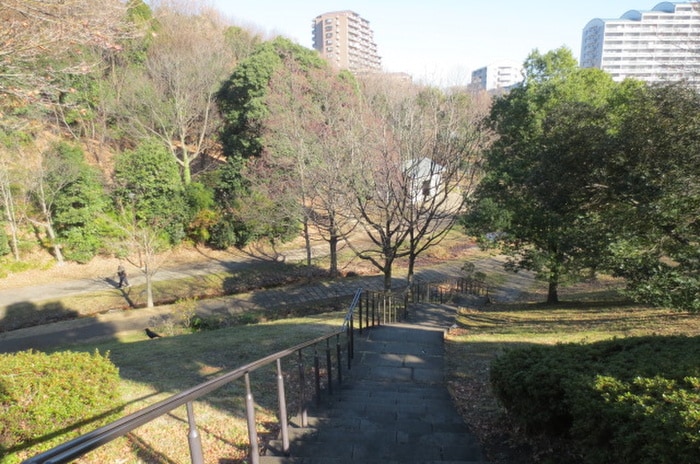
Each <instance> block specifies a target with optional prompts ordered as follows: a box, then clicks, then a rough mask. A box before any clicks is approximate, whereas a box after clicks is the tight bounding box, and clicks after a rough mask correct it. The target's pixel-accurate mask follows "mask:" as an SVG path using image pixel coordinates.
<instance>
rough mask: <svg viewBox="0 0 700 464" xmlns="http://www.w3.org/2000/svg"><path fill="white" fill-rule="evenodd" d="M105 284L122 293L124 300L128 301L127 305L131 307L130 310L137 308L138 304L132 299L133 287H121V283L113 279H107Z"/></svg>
mask: <svg viewBox="0 0 700 464" xmlns="http://www.w3.org/2000/svg"><path fill="white" fill-rule="evenodd" d="M105 282H107V283H108V284H109V285H111V286H112V287H114V288H116V289H117V290H119V291H120V292H121V293H122V296H123V297H124V300H126V303H127V304H128V305H129V307H130V308H135V307H136V302H134V300H132V299H131V285H130V284H129V285H126V286H124V287H120V286H119V281H118V280H117V279H114V278H112V277H106V278H105Z"/></svg>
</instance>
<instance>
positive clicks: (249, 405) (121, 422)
mask: <svg viewBox="0 0 700 464" xmlns="http://www.w3.org/2000/svg"><path fill="white" fill-rule="evenodd" d="M476 288H478V289H480V290H479V291H482V289H483V292H486V293H485V294H488V289H487V288H486V287H485V286H477V285H472V284H468V283H467V282H466V281H463V280H456V281H454V282H449V283H442V284H434V283H430V284H414V285H413V286H411V287H410V288H406V289H404V290H403V291H401V292H398V293H393V292H379V291H366V292H363V291H362V290H358V291H356V292H355V294H354V296H353V299H352V302H351V303H350V306H349V308H348V311H347V313H346V315H345V319H344V320H343V324H342V326H341V328H340V329H338V330H337V331H335V332H333V333H330V334H328V335H324V336H321V337H318V338H316V339H313V340H309V341H307V342H304V343H301V344H299V345H296V346H294V347H291V348H288V349H286V350H283V351H279V352H277V353H274V354H271V355H269V356H266V357H264V358H261V359H258V360H256V361H253V362H251V363H249V364H246V365H244V366H241V367H239V368H237V369H234V370H232V371H230V372H228V373H226V374H223V375H221V376H218V377H216V378H214V379H211V380H209V381H207V382H204V383H201V384H199V385H196V386H194V387H192V388H190V389H188V390H184V391H182V392H180V393H177V394H175V395H173V396H171V397H169V398H166V399H164V400H162V401H160V402H158V403H155V404H153V405H151V406H148V407H146V408H143V409H141V410H139V411H136V412H134V413H132V414H129V415H127V416H125V417H123V418H121V419H118V420H116V421H114V422H112V423H110V424H107V425H105V426H103V427H100V428H98V429H96V430H94V431H92V432H89V433H87V434H84V435H81V436H79V437H77V438H74V439H73V440H70V441H68V442H66V443H63V444H61V445H59V446H56V447H55V448H52V449H50V450H48V451H45V452H43V453H41V454H38V455H36V456H34V457H32V458H30V459H28V460H26V461H24V464H40V463H41V464H60V463H67V462H71V461H73V460H75V459H77V458H79V457H80V456H83V455H85V454H87V453H89V452H90V451H92V450H95V449H96V448H99V447H100V446H103V445H105V444H107V443H109V442H110V441H112V440H114V439H116V438H119V437H122V436H124V435H126V434H128V433H129V432H130V431H132V430H134V429H136V428H137V427H140V426H142V425H144V424H146V423H148V422H151V421H153V420H155V419H158V418H159V417H161V416H163V415H165V414H167V413H169V412H170V411H172V410H174V409H175V408H178V407H180V406H183V405H184V406H185V407H186V410H187V419H188V424H189V427H188V434H187V438H188V442H189V449H190V460H191V462H192V463H193V464H202V463H203V462H204V458H203V452H202V444H201V439H200V436H199V432H198V429H197V424H196V420H195V419H196V418H195V414H194V408H193V404H194V403H193V402H194V401H195V400H197V399H199V398H201V397H203V396H205V395H207V394H209V393H211V392H213V391H215V390H217V389H219V388H221V387H223V386H225V385H227V384H229V383H231V382H233V381H236V380H238V379H241V378H243V379H244V382H245V395H246V397H245V404H246V419H247V426H248V438H249V446H250V448H249V450H250V451H249V452H250V455H249V456H250V462H251V464H258V463H259V456H260V452H259V440H258V434H257V430H256V426H255V424H256V422H255V408H254V399H253V393H252V387H251V383H250V374H251V373H252V372H254V371H256V370H258V369H260V368H262V367H264V366H267V365H270V364H272V363H276V364H277V397H278V398H277V399H278V408H279V411H278V413H279V421H280V424H279V426H280V433H281V437H280V438H281V440H282V445H283V449H284V451H285V452H287V451H288V450H289V436H288V424H287V400H286V394H285V384H284V374H283V371H282V360H283V359H285V358H288V357H290V356H293V355H294V354H297V355H298V366H299V391H298V395H299V408H300V409H299V416H300V419H301V425H302V427H305V426H307V425H308V423H307V422H308V415H307V408H308V405H309V398H308V394H307V391H306V381H305V374H306V367H305V364H304V356H303V354H302V351H303V350H305V349H307V348H311V349H313V364H314V365H313V372H314V377H315V378H314V385H315V397H316V402H317V403H318V402H320V401H321V394H322V389H321V383H322V379H321V377H322V374H321V359H320V356H319V349H318V347H319V345H321V344H323V345H325V348H323V351H325V363H326V366H325V373H326V376H327V378H326V379H325V385H326V387H327V390H328V393H329V394H332V393H333V382H334V379H333V367H334V366H333V354H335V368H336V372H337V377H338V378H337V382H338V383H339V384H340V383H342V380H343V362H342V361H343V360H342V357H343V347H342V344H341V337H342V336H345V342H346V346H345V355H346V357H347V369H348V370H350V368H351V363H352V359H353V357H354V351H355V348H354V334H355V331H356V330H359V332H360V333H362V330H363V328H369V327H374V326H378V325H382V324H391V323H394V322H398V321H400V320H402V319H404V318H405V317H406V312H407V309H408V304H409V302H415V303H418V302H426V301H428V302H429V301H440V302H446V301H448V299H449V297H451V295H453V294H454V293H455V292H460V291H461V292H466V291H467V290H469V289H472V290H473V289H476ZM409 290H410V291H409ZM436 298H437V299H436ZM356 323H357V328H355V324H356ZM333 339H335V350H333V349H332V347H331V343H332V342H331V341H332V340H333ZM333 351H335V353H333Z"/></svg>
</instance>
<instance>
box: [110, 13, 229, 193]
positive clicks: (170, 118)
mask: <svg viewBox="0 0 700 464" xmlns="http://www.w3.org/2000/svg"><path fill="white" fill-rule="evenodd" d="M179 3H180V4H178V2H164V3H163V5H161V6H160V7H158V8H156V9H155V10H154V16H155V18H154V19H155V21H156V24H157V28H156V29H157V34H156V35H155V39H154V40H153V42H152V43H151V44H150V46H149V48H148V52H147V55H146V59H145V62H144V66H143V67H134V68H132V69H131V71H132V73H133V74H132V76H131V78H130V79H129V81H130V82H131V83H132V86H131V88H130V89H127V91H126V93H125V95H124V96H123V103H124V105H125V110H126V111H125V115H124V117H125V119H126V121H128V123H127V124H128V125H129V126H130V127H132V129H133V130H134V132H135V135H137V136H138V137H139V138H141V139H143V138H152V137H155V138H158V139H160V140H161V142H162V143H163V145H164V146H165V147H167V148H168V150H169V151H170V153H171V154H172V157H173V160H174V161H175V162H176V163H177V164H178V165H179V167H180V170H181V175H182V182H183V184H185V185H187V184H189V183H190V182H191V181H192V168H193V164H194V162H195V161H197V160H201V158H202V156H203V154H204V153H205V152H207V151H208V150H211V149H212V148H213V147H212V143H213V142H212V141H213V140H214V137H213V136H214V134H215V133H216V132H217V131H218V129H219V122H220V120H219V116H218V115H219V113H218V111H217V108H216V102H215V98H214V97H215V94H216V92H217V91H218V89H219V87H220V86H221V83H222V82H223V80H224V78H225V77H226V76H227V75H229V74H230V72H231V70H232V69H233V67H234V66H235V64H236V63H235V57H234V54H233V50H232V49H231V48H230V47H229V40H228V39H227V37H226V31H227V27H226V25H225V23H224V22H223V20H222V19H221V18H220V17H219V16H218V15H217V14H216V12H215V11H213V10H201V11H196V12H191V11H188V10H185V9H184V5H188V6H189V5H191V3H183V2H179Z"/></svg>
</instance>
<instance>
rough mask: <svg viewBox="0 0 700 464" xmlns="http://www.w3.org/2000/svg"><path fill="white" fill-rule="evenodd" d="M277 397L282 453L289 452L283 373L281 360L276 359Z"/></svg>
mask: <svg viewBox="0 0 700 464" xmlns="http://www.w3.org/2000/svg"><path fill="white" fill-rule="evenodd" d="M277 399H278V402H279V409H280V419H279V420H280V429H281V430H282V449H283V451H284V454H285V455H287V454H288V453H289V427H288V424H287V398H286V396H285V394H284V375H283V374H282V360H281V359H279V358H278V359H277Z"/></svg>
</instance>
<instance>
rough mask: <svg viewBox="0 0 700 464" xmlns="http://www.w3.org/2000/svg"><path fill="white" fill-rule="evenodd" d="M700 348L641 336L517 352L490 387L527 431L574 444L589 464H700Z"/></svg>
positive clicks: (691, 341)
mask: <svg viewBox="0 0 700 464" xmlns="http://www.w3.org/2000/svg"><path fill="white" fill-rule="evenodd" d="M698 359H700V344H699V343H698V339H697V338H692V337H654V336H652V337H642V338H629V339H624V340H610V341H605V342H599V343H593V344H589V345H585V344H567V345H557V346H533V347H530V348H524V349H518V350H512V351H509V352H507V353H506V354H504V355H503V356H501V357H500V358H498V359H497V360H496V361H494V363H493V365H492V369H491V382H492V385H493V389H494V392H495V394H496V396H497V397H498V399H499V400H500V401H501V402H502V404H503V405H504V406H505V407H506V409H507V410H508V412H509V413H510V415H511V416H512V417H513V418H514V419H515V420H516V421H518V422H519V423H521V424H522V425H523V426H524V427H525V428H526V430H527V431H528V432H529V433H532V434H539V433H546V434H548V435H552V436H560V437H564V438H566V439H570V440H571V441H572V443H573V445H574V446H575V447H576V448H577V449H578V451H579V452H580V453H581V454H582V456H583V459H584V461H585V462H586V463H589V464H609V463H620V464H658V463H669V464H671V463H685V464H691V463H694V462H697V456H698V449H699V448H698V447H699V446H700V433H699V432H698V430H700V410H699V409H698V406H697V405H698V402H700V363H698Z"/></svg>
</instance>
